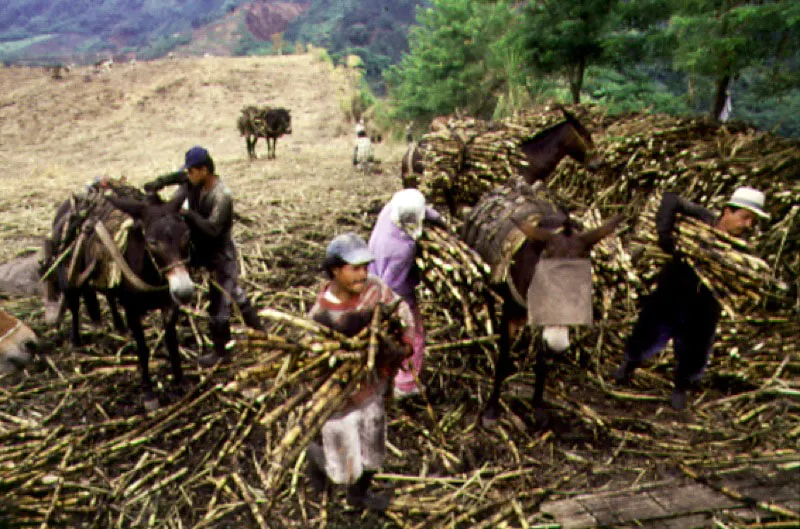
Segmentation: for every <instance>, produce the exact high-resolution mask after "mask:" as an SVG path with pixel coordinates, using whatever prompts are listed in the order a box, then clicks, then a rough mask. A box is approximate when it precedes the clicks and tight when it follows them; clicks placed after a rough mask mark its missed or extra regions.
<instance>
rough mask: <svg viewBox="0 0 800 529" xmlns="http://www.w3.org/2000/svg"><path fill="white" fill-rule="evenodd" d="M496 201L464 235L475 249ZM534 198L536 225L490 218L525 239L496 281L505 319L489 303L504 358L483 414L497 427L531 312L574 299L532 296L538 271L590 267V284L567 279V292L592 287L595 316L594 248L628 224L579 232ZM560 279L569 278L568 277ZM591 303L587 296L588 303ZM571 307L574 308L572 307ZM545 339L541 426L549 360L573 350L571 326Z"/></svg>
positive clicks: (475, 215)
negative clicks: (519, 337) (513, 351)
mask: <svg viewBox="0 0 800 529" xmlns="http://www.w3.org/2000/svg"><path fill="white" fill-rule="evenodd" d="M518 197H519V195H516V198H517V200H518ZM492 199H493V197H491V196H488V197H487V196H485V197H484V198H482V199H481V202H479V204H478V205H477V206H476V207H475V209H473V211H472V212H471V213H470V216H469V218H468V219H467V221H466V223H465V224H464V227H463V232H462V237H463V238H464V240H465V242H467V243H468V244H470V246H473V247H475V246H476V239H477V238H479V235H477V232H478V228H477V226H479V225H480V224H481V223H482V222H485V221H487V219H484V218H482V217H483V216H484V215H485V214H486V212H487V209H486V208H484V207H482V206H484V204H483V202H484V201H485V200H492ZM530 200H531V202H530V204H529V205H530V206H531V207H532V209H528V210H527V212H528V213H530V211H531V210H533V211H539V212H541V215H540V219H539V221H538V222H537V223H536V225H533V224H532V223H530V222H528V221H525V220H519V219H517V218H516V217H515V216H514V215H513V214H512V215H509V216H507V217H505V218H504V220H502V221H499V222H501V223H503V224H505V225H504V226H500V225H499V224H497V222H498V221H494V224H492V221H491V220H489V226H490V227H489V228H488V230H487V231H489V230H491V231H493V230H496V228H497V227H498V226H500V227H501V228H505V232H506V233H508V228H509V227H511V228H513V227H514V226H516V227H517V228H518V229H519V231H521V232H522V233H521V234H519V232H517V234H519V237H520V238H519V239H518V241H519V244H520V245H519V247H518V249H516V251H513V253H511V254H510V255H508V256H507V259H506V261H505V262H506V263H507V265H506V268H505V280H504V281H502V282H496V283H495V286H494V287H493V289H494V290H495V292H496V293H497V294H498V295H499V296H500V297H501V298H502V300H503V306H502V316H501V318H500V319H499V321H498V317H497V315H496V313H495V310H494V302H493V301H492V300H491V299H489V300H487V301H488V306H489V308H490V317H491V318H492V321H493V322H494V324H495V327H494V328H495V329H498V330H499V333H500V338H499V342H498V348H499V352H500V356H499V358H498V360H497V363H496V365H495V375H494V383H493V387H492V393H491V395H490V396H489V400H488V401H487V403H486V407H485V409H484V412H483V415H482V420H483V423H484V424H485V425H490V424H492V423H493V422H495V421H496V420H497V419H498V418H499V416H500V407H499V398H500V390H501V386H502V384H503V381H504V380H505V378H506V377H507V376H508V375H509V374H510V371H511V368H512V365H513V364H512V362H511V360H510V357H509V353H510V348H511V343H512V338H513V337H514V335H515V334H516V333H517V332H518V331H519V330H520V329H522V328H523V327H524V326H525V325H526V324H527V323H528V316H529V314H528V311H529V308H530V307H532V306H535V307H536V308H537V313H540V312H541V313H545V314H546V313H548V311H550V310H555V311H559V310H563V307H556V306H557V305H558V304H559V303H563V299H565V298H566V299H570V297H569V294H572V293H571V292H564V293H563V294H564V295H563V296H562V295H560V294H561V293H557V294H556V295H555V296H552V297H551V298H550V299H549V300H548V299H541V298H540V299H532V298H531V297H530V296H531V295H530V293H529V288H530V287H531V283H532V281H533V280H534V278H536V273H537V269H538V268H541V267H542V266H544V265H543V264H541V263H549V264H564V265H565V266H566V267H567V268H569V267H570V265H573V264H574V265H578V266H579V267H581V266H584V265H585V267H586V268H585V269H584V270H586V271H588V272H589V273H588V274H584V275H583V277H584V278H587V277H588V285H587V284H583V285H572V284H569V281H566V283H567V285H566V286H567V290H570V288H572V287H573V286H574V287H575V288H579V287H580V288H583V289H584V290H583V293H584V294H585V293H586V292H585V289H587V288H588V289H589V296H588V301H589V314H591V312H590V301H591V295H590V293H591V273H590V270H591V269H590V268H588V267H589V263H588V258H589V251H590V250H591V248H592V246H594V245H595V244H596V243H597V242H599V241H600V240H601V239H602V238H604V237H606V236H608V235H610V234H611V233H612V232H613V231H614V229H615V228H616V227H617V225H618V224H619V223H620V221H621V220H622V217H621V216H619V215H618V216H615V217H613V218H611V219H610V220H608V221H606V222H605V223H604V224H602V225H601V226H600V227H598V228H595V229H593V230H589V231H585V232H579V231H578V227H577V225H576V224H575V223H574V222H573V221H572V220H571V219H570V217H569V215H568V214H567V213H566V211H565V210H564V209H563V208H560V207H558V206H556V205H555V204H553V203H551V202H548V201H547V200H540V199H530ZM517 204H519V203H517ZM517 207H518V206H517ZM507 211H510V210H507ZM517 211H519V210H517ZM492 213H493V214H494V215H495V217H497V213H498V212H497V211H493V212H492ZM509 224H510V226H509ZM508 242H509V240H508V239H505V240H504V241H500V245H501V246H503V245H504V244H507V243H508ZM474 249H475V250H477V251H478V253H479V254H485V253H486V252H485V248H474ZM482 257H484V259H486V260H487V262H488V259H487V257H486V256H485V255H482ZM556 260H558V261H556ZM536 279H537V280H539V281H540V282H541V281H544V282H546V283H547V284H548V285H549V284H550V283H551V282H552V283H559V281H558V280H559V278H558V277H539V278H536ZM560 279H562V280H563V278H560ZM553 280H555V281H553ZM548 285H546V286H548ZM550 286H552V285H550ZM526 294H527V299H526ZM585 299H586V298H585V296H584V300H585ZM532 304H533V305H532ZM543 304H544V305H543ZM567 308H568V309H569V307H567ZM542 337H543V340H542V341H543V343H542V344H541V345H540V347H539V348H538V349H537V353H536V367H535V373H536V382H535V386H534V394H533V401H532V404H533V407H534V409H535V410H536V417H537V421H538V422H546V418H547V414H546V413H545V412H544V406H543V396H544V387H545V381H546V376H547V369H548V367H547V357H548V356H550V355H551V354H552V352H553V351H555V352H562V351H564V350H566V349H567V348H568V346H569V335H568V327H567V326H566V324H564V325H552V326H550V325H546V326H544V329H543V333H542Z"/></svg>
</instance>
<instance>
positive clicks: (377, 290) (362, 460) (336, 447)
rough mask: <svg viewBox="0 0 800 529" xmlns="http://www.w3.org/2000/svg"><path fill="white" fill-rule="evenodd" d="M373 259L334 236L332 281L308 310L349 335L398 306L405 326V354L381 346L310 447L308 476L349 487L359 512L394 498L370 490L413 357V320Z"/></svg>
mask: <svg viewBox="0 0 800 529" xmlns="http://www.w3.org/2000/svg"><path fill="white" fill-rule="evenodd" d="M372 259H373V257H372V254H371V253H370V251H369V248H368V247H367V243H366V242H365V241H364V239H362V238H361V237H359V236H358V235H356V234H355V233H345V234H343V235H339V236H337V237H335V238H334V239H333V240H332V241H331V242H330V244H329V245H328V248H327V251H326V254H325V261H324V264H323V268H324V270H325V273H326V274H327V276H328V277H329V278H330V281H328V282H327V283H325V284H324V285H323V287H322V289H321V290H320V293H319V295H318V296H317V300H316V302H315V303H314V306H313V307H311V310H310V311H309V317H310V318H312V319H313V320H315V321H317V322H318V323H321V324H322V325H325V326H327V327H330V328H332V329H335V330H337V331H339V332H341V333H343V334H345V335H347V336H354V335H356V334H358V333H359V332H360V331H361V330H362V329H363V328H365V327H366V326H367V325H369V324H370V321H371V319H372V314H373V312H374V311H375V309H376V307H378V305H385V306H392V305H395V306H396V308H395V313H394V314H395V316H396V317H397V318H398V319H399V320H400V323H401V325H402V328H403V329H402V336H401V337H400V341H401V343H402V346H401V347H402V351H392V350H389V348H387V347H382V350H381V351H379V353H378V355H377V357H376V362H375V371H374V373H373V374H371V375H368V377H367V381H366V382H364V383H362V385H361V386H360V387H359V389H357V390H356V391H355V392H354V393H353V394H351V395H349V396H348V397H347V399H346V400H345V402H344V404H342V407H341V408H340V409H339V410H337V411H336V412H335V413H334V414H333V415H332V416H331V418H330V419H329V420H328V421H327V422H326V423H325V425H324V426H323V427H322V432H321V439H318V440H317V441H315V442H312V443H311V444H310V445H309V447H308V452H307V455H308V464H309V477H310V479H311V481H312V484H314V485H315V486H316V487H317V488H322V487H323V486H324V485H325V483H326V482H327V480H330V481H332V482H333V483H337V484H346V485H348V487H347V500H348V502H349V503H350V504H351V505H353V506H354V507H358V508H369V509H375V510H385V509H386V507H387V506H388V504H389V499H388V498H386V497H384V496H380V495H376V494H374V493H372V492H371V491H370V490H369V487H370V484H371V482H372V477H373V476H374V474H375V472H376V471H377V470H378V469H380V467H381V465H382V464H383V460H384V458H385V457H386V409H385V406H384V396H385V394H386V392H387V391H388V390H389V388H390V386H391V381H392V379H393V377H394V375H395V374H396V373H397V370H398V369H399V367H400V363H401V362H402V360H403V358H405V357H407V356H410V355H411V352H412V344H413V339H414V319H413V316H412V314H411V310H410V308H409V307H408V305H407V304H406V303H405V302H404V301H403V300H402V299H401V298H400V297H399V296H398V295H397V294H395V293H394V292H393V291H392V289H391V288H389V287H388V286H387V285H385V284H384V283H383V282H382V281H381V280H380V279H378V278H377V277H375V276H372V275H369V274H368V273H367V265H368V264H369V262H370V261H372Z"/></svg>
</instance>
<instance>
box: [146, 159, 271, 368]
mask: <svg viewBox="0 0 800 529" xmlns="http://www.w3.org/2000/svg"><path fill="white" fill-rule="evenodd" d="M169 184H179V185H180V187H179V188H178V190H177V191H176V192H175V194H174V195H173V197H172V199H171V200H172V201H179V202H183V201H184V200H186V201H188V205H189V207H188V209H184V210H181V215H182V216H183V218H184V219H185V220H186V222H187V223H188V224H189V228H190V229H191V234H192V251H191V265H192V266H199V267H204V268H207V269H208V270H209V271H211V272H212V273H213V278H214V282H215V283H216V284H213V283H212V285H211V287H210V293H209V297H210V305H209V308H208V313H209V316H210V320H211V321H210V332H211V341H212V342H213V343H214V350H213V351H212V352H211V353H208V354H205V355H203V356H201V357H200V359H199V361H200V364H201V365H203V366H211V365H214V364H215V363H217V362H219V361H220V360H222V359H224V358H225V357H226V356H227V354H228V344H229V343H230V340H231V328H230V318H231V300H233V301H234V302H235V303H236V304H237V305H238V306H239V309H240V310H241V312H242V317H243V318H244V321H245V323H246V324H247V325H248V326H249V327H252V328H254V329H260V328H262V326H261V320H260V318H259V316H258V313H257V312H256V309H255V307H254V306H253V305H251V304H250V300H249V299H247V296H246V295H245V293H244V291H243V290H242V288H241V287H240V286H239V285H238V283H237V281H238V279H239V261H238V259H237V257H236V245H235V244H234V242H233V237H232V235H231V228H232V226H233V196H232V195H231V191H230V189H228V186H226V185H225V183H224V182H223V181H222V179H221V178H220V177H219V176H218V175H217V174H216V173H215V172H214V160H213V159H212V158H211V155H210V154H209V153H208V151H207V150H206V149H204V148H203V147H200V146H195V147H192V148H191V149H189V150H188V151H186V156H185V164H184V165H183V167H181V169H180V171H178V172H176V173H172V174H170V175H165V176H162V177H159V178H157V179H156V180H155V181H154V182H150V183H148V184H146V185H145V186H144V187H145V189H146V190H147V191H148V192H155V191H157V190H158V189H160V188H161V187H163V186H164V185H169ZM220 287H221V288H222V290H220ZM223 290H224V292H223Z"/></svg>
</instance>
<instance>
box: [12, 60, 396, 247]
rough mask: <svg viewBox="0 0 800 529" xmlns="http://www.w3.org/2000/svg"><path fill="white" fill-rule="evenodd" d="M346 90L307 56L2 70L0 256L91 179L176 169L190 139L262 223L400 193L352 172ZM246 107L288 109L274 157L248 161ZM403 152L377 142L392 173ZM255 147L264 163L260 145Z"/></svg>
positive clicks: (33, 236) (34, 238) (137, 177)
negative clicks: (62, 71)
mask: <svg viewBox="0 0 800 529" xmlns="http://www.w3.org/2000/svg"><path fill="white" fill-rule="evenodd" d="M342 89H343V88H341V86H340V85H339V83H338V82H337V80H336V79H335V76H334V75H333V74H332V72H331V69H330V67H329V66H328V65H327V64H325V63H323V62H319V61H318V60H316V59H315V58H314V57H313V56H312V55H310V54H308V55H294V56H284V57H259V58H220V57H206V58H194V59H174V60H168V59H165V60H159V61H152V62H139V63H135V64H125V65H115V66H114V68H112V69H111V71H109V72H106V73H102V74H97V73H93V71H92V68H88V67H87V68H79V69H77V70H73V71H72V72H70V73H69V74H67V76H66V77H65V79H64V80H62V81H55V80H53V79H52V78H51V77H50V75H49V74H48V73H47V72H45V71H44V70H42V69H38V68H5V69H0V93H2V96H0V137H2V145H3V148H2V151H0V164H2V167H3V171H4V176H3V178H2V179H0V225H2V226H3V228H2V230H1V231H0V241H2V243H3V244H2V245H1V246H0V261H5V260H7V259H9V258H11V257H13V256H14V254H16V253H17V252H19V251H20V250H21V249H24V248H26V247H32V246H37V245H38V244H39V242H40V240H41V237H43V236H44V235H45V234H46V233H47V231H48V229H49V224H50V221H51V219H52V216H53V213H54V212H55V207H56V205H57V203H58V202H60V201H61V200H63V199H65V198H66V197H67V196H68V195H69V193H70V192H72V191H75V190H77V189H79V188H80V187H81V186H82V185H83V184H84V183H85V182H86V181H87V180H90V179H91V178H93V177H94V176H97V175H108V176H114V177H117V176H122V175H124V176H126V177H128V179H129V180H130V181H131V182H132V183H134V184H142V183H144V182H145V181H147V180H148V179H150V178H152V177H154V176H156V175H158V174H160V173H164V172H168V171H172V170H174V169H176V168H177V167H178V166H180V165H181V164H182V163H183V153H184V152H185V151H186V149H188V148H189V147H191V146H193V145H196V144H200V145H203V146H205V147H207V148H208V149H209V150H210V152H211V154H212V156H213V157H214V159H215V161H216V163H217V166H218V172H219V173H220V175H222V177H223V179H224V180H225V181H226V182H227V183H228V185H229V186H230V187H231V189H232V190H233V192H234V194H235V196H236V198H237V211H238V212H239V213H242V214H244V215H248V216H254V215H255V216H258V217H260V218H263V220H264V221H265V222H267V223H268V224H270V223H271V224H274V222H275V221H279V220H280V219H282V218H285V217H287V216H290V217H292V218H297V219H298V220H299V221H301V222H303V223H305V222H318V221H323V222H324V220H325V218H326V216H327V211H328V210H331V211H339V210H348V209H352V208H353V207H354V205H355V204H356V203H357V202H358V200H359V197H362V196H365V195H366V196H370V197H372V196H375V195H377V196H378V197H380V196H388V195H389V194H390V193H391V191H392V190H394V189H396V188H397V187H398V186H399V179H396V178H395V176H394V175H393V174H392V171H387V172H386V173H385V174H384V175H383V176H382V177H375V178H369V179H363V178H357V177H354V175H353V171H352V166H351V149H352V138H351V130H352V129H351V126H350V125H348V124H347V123H345V122H344V120H343V118H342V113H341V111H340V110H339V103H338V99H337V97H338V95H337V94H339V93H340V90H342ZM247 104H259V105H263V104H269V105H273V106H283V107H286V108H288V109H290V110H291V112H292V125H293V134H292V135H291V136H284V137H282V138H280V139H279V140H278V146H277V160H271V161H268V160H266V159H263V160H262V159H259V160H257V161H255V162H253V163H251V162H249V161H248V160H247V155H246V151H245V145H244V140H243V139H242V138H241V137H240V136H239V133H238V131H237V130H236V127H235V121H236V118H237V116H238V114H239V110H240V109H241V107H242V106H244V105H247ZM401 149H402V146H399V145H398V146H387V145H379V146H378V147H377V154H378V156H379V157H381V158H383V159H384V163H385V164H388V165H387V167H395V166H396V165H397V164H396V163H391V164H389V161H390V160H397V159H398V158H399V156H400V155H401V153H400V150H401ZM257 150H258V152H259V155H260V156H264V157H265V155H266V146H265V144H264V143H263V140H262V141H261V142H260V143H259V144H258V146H257ZM354 178H355V179H354ZM265 206H268V207H265ZM270 218H274V219H275V221H270Z"/></svg>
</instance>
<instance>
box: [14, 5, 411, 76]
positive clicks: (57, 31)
mask: <svg viewBox="0 0 800 529" xmlns="http://www.w3.org/2000/svg"><path fill="white" fill-rule="evenodd" d="M420 3H422V2H421V0H250V1H247V0H191V1H189V0H159V1H158V2H146V1H144V0H91V1H90V0H47V1H44V0H5V2H3V3H2V5H0V60H3V61H5V62H25V63H28V64H36V63H39V64H48V63H54V62H76V63H87V62H91V61H94V60H99V59H100V58H104V57H108V56H121V58H124V57H125V56H127V57H133V56H136V57H137V58H139V59H150V58H157V57H161V56H163V55H165V54H166V53H168V52H171V51H173V52H176V54H181V55H199V54H204V53H212V54H214V55H265V54H272V53H286V52H292V51H293V47H294V46H295V44H297V43H303V44H307V43H312V44H314V45H317V46H322V47H325V48H326V49H327V50H328V51H329V52H330V53H331V55H332V56H333V57H334V59H336V58H337V57H338V56H343V55H348V54H357V55H360V56H361V58H362V60H363V61H364V63H365V66H366V70H367V75H368V76H369V77H370V78H371V79H372V80H373V81H375V80H378V79H380V77H381V73H382V71H383V70H384V69H385V68H386V67H388V66H389V65H390V64H393V63H395V62H397V61H398V60H399V59H400V56H401V55H402V53H403V52H405V51H407V49H408V41H407V32H408V26H409V25H410V24H412V23H413V22H414V16H415V7H416V6H417V5H418V4H420ZM276 35H278V37H277V38H276V37H275V36H276ZM276 46H278V47H279V48H280V49H276Z"/></svg>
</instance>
